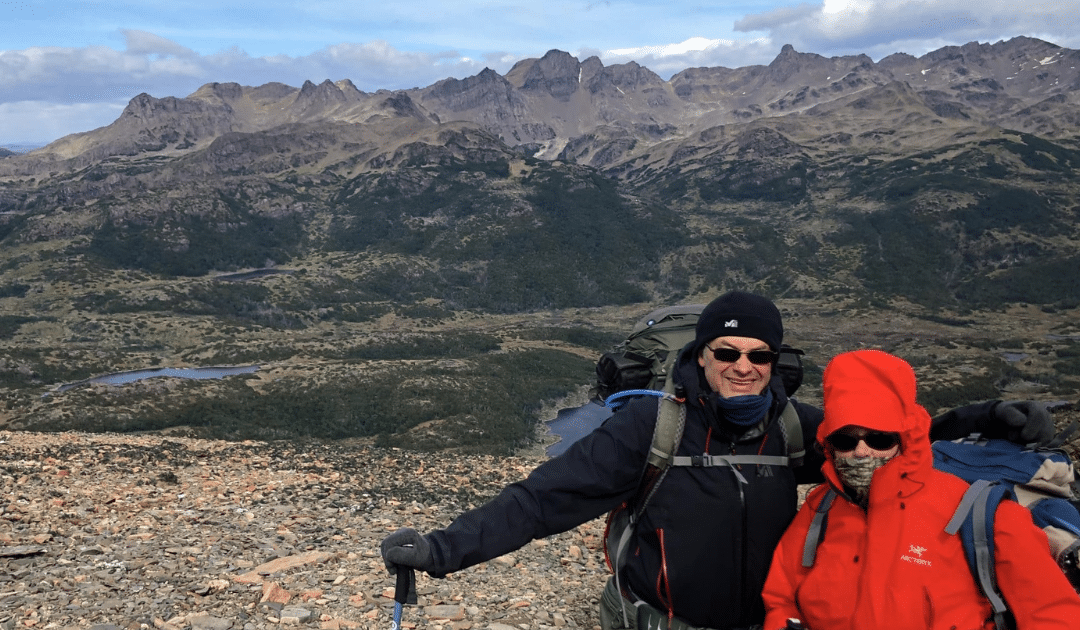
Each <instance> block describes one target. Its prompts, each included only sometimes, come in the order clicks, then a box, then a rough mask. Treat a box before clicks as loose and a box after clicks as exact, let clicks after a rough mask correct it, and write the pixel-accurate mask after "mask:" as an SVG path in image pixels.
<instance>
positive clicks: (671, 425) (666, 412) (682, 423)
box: [648, 378, 686, 470]
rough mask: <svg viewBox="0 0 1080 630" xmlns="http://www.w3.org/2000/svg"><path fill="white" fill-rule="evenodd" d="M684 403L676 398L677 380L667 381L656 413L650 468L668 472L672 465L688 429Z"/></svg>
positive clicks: (650, 450) (650, 452) (649, 461)
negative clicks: (653, 467)
mask: <svg viewBox="0 0 1080 630" xmlns="http://www.w3.org/2000/svg"><path fill="white" fill-rule="evenodd" d="M683 402H684V401H683V400H682V399H679V398H676V396H675V379H674V378H669V379H667V380H666V381H665V382H664V395H663V397H661V398H660V402H659V403H658V405H659V408H658V409H657V411H656V428H655V429H654V430H653V439H652V445H651V446H650V447H649V459H648V463H649V465H650V466H655V467H656V468H659V469H660V470H666V469H667V467H668V466H670V465H671V458H672V457H673V456H674V455H675V451H676V450H677V449H678V448H679V442H681V441H682V434H683V429H685V428H686V405H684V404H683Z"/></svg>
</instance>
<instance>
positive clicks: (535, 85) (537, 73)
mask: <svg viewBox="0 0 1080 630" xmlns="http://www.w3.org/2000/svg"><path fill="white" fill-rule="evenodd" d="M580 79H581V64H580V63H578V60H577V58H576V57H574V56H573V55H571V54H570V53H568V52H564V51H561V50H549V51H548V52H547V53H546V54H545V55H544V56H543V57H541V58H540V59H539V60H538V61H536V62H535V63H533V64H532V66H531V67H530V68H529V70H528V72H527V73H526V75H525V81H524V83H523V84H522V86H521V89H523V90H534V91H541V92H547V93H548V94H550V95H551V96H554V97H555V98H558V99H567V98H569V97H570V95H571V94H573V93H574V92H576V91H577V89H578V82H579V80H580Z"/></svg>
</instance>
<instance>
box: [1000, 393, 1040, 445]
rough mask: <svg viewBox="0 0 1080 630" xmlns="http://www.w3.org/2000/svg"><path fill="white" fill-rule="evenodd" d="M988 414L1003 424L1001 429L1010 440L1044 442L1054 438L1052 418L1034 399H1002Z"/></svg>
mask: <svg viewBox="0 0 1080 630" xmlns="http://www.w3.org/2000/svg"><path fill="white" fill-rule="evenodd" d="M990 415H991V416H992V417H993V419H994V420H996V421H997V422H1000V423H1001V424H1002V425H1004V426H1002V427H1001V429H1002V430H1004V432H1005V436H1006V437H1007V438H1008V439H1009V441H1010V442H1016V443H1017V444H1031V443H1038V444H1045V443H1047V442H1049V441H1050V440H1052V439H1053V438H1054V431H1055V429H1054V419H1053V418H1051V417H1050V412H1049V411H1047V410H1046V406H1045V405H1043V404H1041V403H1037V402H1035V401H1034V400H1003V401H1001V402H999V403H998V404H996V405H994V410H993V412H991V414H990Z"/></svg>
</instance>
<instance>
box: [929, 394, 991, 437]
mask: <svg viewBox="0 0 1080 630" xmlns="http://www.w3.org/2000/svg"><path fill="white" fill-rule="evenodd" d="M999 402H1001V401H999V400H988V401H986V402H981V403H974V404H971V405H965V406H963V407H957V408H956V409H953V410H951V411H946V412H945V413H943V414H941V415H939V416H934V418H933V419H932V420H931V423H930V439H931V440H957V439H960V438H963V437H967V436H969V435H971V434H972V433H983V434H985V435H986V436H987V437H1004V431H1005V430H1007V428H1008V427H1003V428H1001V431H1000V434H999V431H998V430H997V429H998V427H997V425H998V424H999V423H997V422H995V421H994V407H996V406H997V404H998V403H999Z"/></svg>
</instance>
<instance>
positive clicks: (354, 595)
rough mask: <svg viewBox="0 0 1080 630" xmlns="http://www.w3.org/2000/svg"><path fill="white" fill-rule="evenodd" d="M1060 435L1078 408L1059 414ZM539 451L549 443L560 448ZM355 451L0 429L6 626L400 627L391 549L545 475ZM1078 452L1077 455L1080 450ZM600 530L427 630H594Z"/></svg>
mask: <svg viewBox="0 0 1080 630" xmlns="http://www.w3.org/2000/svg"><path fill="white" fill-rule="evenodd" d="M1054 416H1055V420H1056V421H1057V423H1058V425H1059V426H1060V427H1064V426H1066V425H1067V424H1068V423H1069V422H1072V421H1074V420H1078V419H1080V411H1077V410H1076V409H1075V408H1073V409H1068V410H1066V409H1059V410H1058V411H1057V412H1056V413H1055V414H1054ZM549 440H550V438H543V439H542V441H549ZM540 447H542V444H538V446H537V447H536V448H533V449H530V450H529V451H525V452H522V453H521V454H519V455H516V456H511V457H480V456H472V457H470V456H461V455H457V454H445V453H444V454H439V453H427V454H418V453H411V452H408V451H401V450H397V449H380V448H373V447H371V446H370V445H367V444H363V443H360V442H356V441H348V442H336V443H316V442H302V443H297V442H291V441H290V442H258V441H246V442H239V443H238V442H215V441H208V440H195V439H188V438H170V437H161V436H146V435H143V436H131V435H126V436H118V435H115V434H98V435H91V434H84V433H59V434H37V433H26V432H0V461H3V464H2V465H0V628H3V629H5V630H14V629H15V628H95V629H97V630H111V629H114V628H115V629H138V628H151V627H153V628H158V629H160V630H187V629H191V630H230V629H232V630H240V629H244V630H263V629H267V628H278V627H281V626H293V627H295V626H299V627H318V628H327V629H334V630H337V629H352V628H363V629H368V628H371V629H375V628H385V627H389V626H390V622H391V615H392V607H393V604H392V600H391V597H392V592H393V581H392V579H391V578H390V577H389V576H388V575H387V574H386V572H385V569H384V567H383V565H382V561H381V558H380V557H379V553H378V544H379V541H380V540H381V539H382V538H383V537H384V536H385V535H386V534H388V533H389V532H392V531H393V530H395V529H397V528H398V527H402V526H408V527H414V528H416V529H418V530H421V531H428V530H430V529H433V528H437V527H441V526H444V525H446V524H447V523H449V522H450V521H451V520H452V519H453V518H454V516H456V515H457V514H459V513H461V512H462V511H463V510H466V509H468V508H470V507H473V506H475V505H479V504H480V503H482V502H484V501H485V500H486V499H488V498H490V497H492V496H494V494H496V493H497V492H498V491H499V490H500V489H501V488H502V487H503V486H505V485H506V484H508V483H511V482H513V481H516V480H518V479H521V478H523V477H524V476H525V475H527V474H528V472H529V471H530V470H531V469H532V468H533V467H535V466H536V465H537V464H538V463H539V462H540V461H542V460H543V455H542V454H540V453H539V452H538V450H539V448H540ZM1067 448H1068V451H1069V452H1070V453H1071V454H1072V455H1073V457H1074V458H1075V457H1076V456H1077V453H1078V451H1080V441H1078V440H1073V441H1072V442H1071V443H1070V444H1069V445H1068V447H1067ZM603 531H604V529H603V520H602V519H598V520H595V521H591V522H589V523H586V524H584V525H581V526H579V527H577V528H575V529H573V530H570V531H569V532H566V533H564V534H560V535H557V536H554V537H551V538H548V539H545V540H540V541H534V542H533V543H531V544H529V545H526V546H525V547H524V548H522V549H520V550H518V551H516V552H513V553H511V554H509V555H507V556H503V557H501V558H499V559H497V560H493V561H491V562H489V563H486V564H483V565H479V566H477V567H473V568H471V569H467V570H465V571H461V572H459V573H456V574H452V575H450V576H449V577H447V578H446V579H442V580H435V579H431V578H429V577H428V576H426V575H420V576H419V577H418V589H417V590H418V595H419V602H418V603H419V605H418V606H417V607H411V608H406V610H405V612H404V615H403V620H404V623H403V627H405V628H416V629H418V630H555V629H559V628H584V629H587V630H593V629H594V628H599V626H598V620H597V612H596V611H597V596H598V594H599V592H600V589H601V587H602V585H603V583H604V580H605V579H606V576H607V569H606V565H605V562H604V559H603V548H602V537H603Z"/></svg>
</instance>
